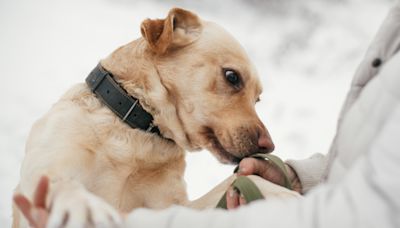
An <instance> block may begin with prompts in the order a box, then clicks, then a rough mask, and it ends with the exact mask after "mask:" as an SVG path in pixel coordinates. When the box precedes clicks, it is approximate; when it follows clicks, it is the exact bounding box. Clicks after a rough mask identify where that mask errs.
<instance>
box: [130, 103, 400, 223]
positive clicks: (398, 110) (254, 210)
mask: <svg viewBox="0 0 400 228" xmlns="http://www.w3.org/2000/svg"><path fill="white" fill-rule="evenodd" d="M399 135H400V107H399V105H398V106H397V107H395V108H394V109H393V111H392V112H391V113H388V118H387V121H386V123H385V124H384V125H383V126H382V128H381V129H380V131H379V132H378V133H377V134H376V138H375V140H374V143H372V144H371V147H370V148H369V149H368V151H366V152H365V153H364V154H363V155H362V156H360V157H359V158H358V159H357V160H356V161H355V163H354V164H353V166H352V168H350V170H349V172H348V173H347V174H346V175H345V176H343V179H341V181H340V182H337V183H335V184H322V185H320V186H319V187H317V188H315V189H313V190H312V191H311V192H310V193H309V194H307V195H306V197H304V198H302V199H300V200H298V199H292V200H286V201H274V200H267V201H260V202H255V203H252V204H250V205H248V206H244V207H241V208H240V209H238V210H234V211H230V212H226V211H222V210H217V209H213V210H205V211H195V210H191V209H187V208H184V207H178V206H175V207H172V208H169V209H166V210H161V211H152V210H148V209H139V210H135V211H134V212H132V213H131V214H129V215H128V217H127V218H126V224H125V225H126V227H135V228H141V227H143V228H150V227H158V228H162V227H190V228H197V227H199V228H200V227H216V228H224V227H252V228H253V227H254V228H256V227H276V228H279V227H299V228H302V227H304V228H310V227H332V228H333V227H335V228H337V227H343V228H345V227H352V228H358V227H360V228H361V227H362V228H364V227H386V228H390V227H393V228H395V227H400V217H399V216H398V215H399V214H400V197H399V196H398V194H399V192H400V182H399V179H398V178H399V176H400V165H399V164H400V148H399V143H398V136H399Z"/></svg>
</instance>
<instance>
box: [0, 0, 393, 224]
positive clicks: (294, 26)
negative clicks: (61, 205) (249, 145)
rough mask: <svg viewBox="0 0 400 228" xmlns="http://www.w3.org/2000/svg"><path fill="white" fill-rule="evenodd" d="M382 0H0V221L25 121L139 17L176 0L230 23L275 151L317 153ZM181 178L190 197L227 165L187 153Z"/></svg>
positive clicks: (125, 36) (7, 219)
mask: <svg viewBox="0 0 400 228" xmlns="http://www.w3.org/2000/svg"><path fill="white" fill-rule="evenodd" d="M392 2H393V1H390V0H379V1H378V0H341V1H332V0H307V1H295V0H285V1H277V0H268V1H262V0H248V1H245V0H233V1H213V0H203V1H195V0H192V1H161V0H158V1H157V0H152V1H133V0H132V1H128V0H119V1H111V0H87V1H79V0H69V1H66V0H64V1H52V0H35V1H29V0H8V1H6V0H0V29H1V32H0V53H1V54H0V69H1V74H0V75H1V76H0V77H1V79H2V83H0V103H1V106H2V108H1V110H3V111H1V112H0V156H1V158H2V159H0V180H1V181H0V202H1V204H0V224H1V226H2V227H6V226H10V223H11V196H12V194H13V189H14V188H15V186H16V185H17V183H18V179H19V167H20V164H21V162H22V159H23V154H24V142H25V140H26V138H27V135H28V133H29V130H30V127H31V125H32V124H33V123H34V121H35V120H36V119H38V118H39V117H40V116H42V115H43V114H44V113H45V112H46V111H47V110H48V109H49V107H50V106H51V104H52V103H54V102H56V101H57V99H58V98H59V97H60V95H61V94H62V93H64V92H65V91H66V90H67V89H68V88H69V87H70V86H71V85H73V84H75V83H78V82H82V81H83V80H84V78H85V77H86V75H87V73H88V72H90V70H91V69H92V68H93V67H94V66H95V65H96V63H97V62H98V61H99V60H100V59H101V58H103V57H105V56H106V55H108V54H109V53H110V52H111V51H112V50H114V49H115V48H117V47H118V46H120V45H122V44H125V43H127V42H129V41H131V40H133V39H135V38H137V37H138V36H140V31H139V26H140V23H141V21H143V20H144V19H145V18H162V17H164V16H165V15H166V14H167V12H168V9H169V8H171V7H173V6H181V7H185V8H188V9H190V10H193V11H195V12H197V13H198V14H199V15H201V17H202V18H205V19H208V20H212V21H215V22H217V23H219V24H220V25H222V26H223V27H225V28H226V29H227V30H228V31H230V32H231V33H232V34H233V35H234V36H235V37H236V38H237V39H238V40H239V41H240V43H242V45H243V46H244V47H245V49H246V50H247V51H248V53H249V55H250V57H251V59H252V60H253V61H254V64H255V65H256V67H257V68H258V71H259V73H260V75H261V78H262V82H263V85H264V93H263V95H262V97H261V102H260V103H259V104H258V105H257V111H258V113H259V115H260V117H261V119H262V120H263V121H264V123H265V124H266V126H267V128H268V129H269V131H270V133H271V134H272V137H273V139H274V141H275V144H276V150H275V153H276V154H277V155H279V156H281V157H282V158H296V159H301V158H306V157H307V156H309V155H310V154H312V153H315V152H322V153H326V152H327V150H328V148H329V144H330V141H331V139H332V137H333V134H334V131H335V124H336V117H337V115H338V112H339V110H340V107H341V103H342V102H343V99H344V97H345V94H346V91H347V89H348V87H349V83H350V80H351V76H352V74H353V73H354V71H355V69H356V66H357V64H358V62H359V61H360V60H361V58H362V56H363V53H364V52H365V50H366V48H367V46H368V43H369V42H370V41H371V39H372V38H373V35H374V34H375V33H376V31H377V29H378V27H379V24H380V23H381V22H382V20H383V18H384V16H385V15H386V13H387V11H388V9H389V6H390V5H391V3H392ZM187 161H188V165H187V173H186V180H187V185H188V191H189V196H190V198H192V199H194V198H197V197H199V196H201V195H202V194H204V193H205V192H207V191H208V190H210V189H211V188H212V187H213V186H215V185H216V184H217V183H219V182H220V181H222V180H223V179H224V178H225V177H227V176H228V175H229V174H230V173H231V172H232V170H233V167H232V166H227V165H222V164H219V163H218V162H217V161H216V160H215V159H214V158H213V157H212V156H211V155H210V154H209V153H208V152H206V151H202V152H196V153H190V154H189V155H188V158H187Z"/></svg>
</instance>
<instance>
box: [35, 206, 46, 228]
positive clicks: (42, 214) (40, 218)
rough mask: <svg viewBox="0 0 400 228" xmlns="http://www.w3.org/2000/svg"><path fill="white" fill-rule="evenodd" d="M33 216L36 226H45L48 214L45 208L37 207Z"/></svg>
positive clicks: (40, 227) (37, 227)
mask: <svg viewBox="0 0 400 228" xmlns="http://www.w3.org/2000/svg"><path fill="white" fill-rule="evenodd" d="M33 217H34V220H35V222H36V228H45V227H46V224H47V219H48V217H49V214H48V212H47V211H46V210H45V209H37V210H36V213H35V216H33Z"/></svg>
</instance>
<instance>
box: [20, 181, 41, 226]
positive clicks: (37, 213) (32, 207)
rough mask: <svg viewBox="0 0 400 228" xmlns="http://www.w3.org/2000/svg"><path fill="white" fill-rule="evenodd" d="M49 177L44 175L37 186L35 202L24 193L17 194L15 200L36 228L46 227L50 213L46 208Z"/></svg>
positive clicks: (31, 224)
mask: <svg viewBox="0 0 400 228" xmlns="http://www.w3.org/2000/svg"><path fill="white" fill-rule="evenodd" d="M48 190H49V179H48V178H47V177H45V176H43V177H42V178H41V179H40V181H39V184H38V185H37V187H36V190H35V195H34V199H33V203H32V202H30V201H29V199H28V198H26V197H25V196H24V195H21V194H16V195H15V196H14V202H15V204H16V205H17V207H18V208H19V209H20V210H21V212H22V214H23V215H24V217H25V218H26V220H28V222H29V225H30V226H31V227H34V228H44V227H46V224H47V219H48V217H49V213H48V211H47V210H46V197H47V193H48V192H49V191H48Z"/></svg>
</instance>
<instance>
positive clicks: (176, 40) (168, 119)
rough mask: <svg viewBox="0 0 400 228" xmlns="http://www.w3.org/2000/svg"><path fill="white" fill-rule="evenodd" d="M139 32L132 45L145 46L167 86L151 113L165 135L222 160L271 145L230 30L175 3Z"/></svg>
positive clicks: (252, 80)
mask: <svg viewBox="0 0 400 228" xmlns="http://www.w3.org/2000/svg"><path fill="white" fill-rule="evenodd" d="M141 33H142V36H143V39H142V40H141V41H142V42H143V44H136V49H138V48H141V49H143V50H144V51H143V56H145V58H146V59H147V60H146V61H148V62H150V63H151V65H153V66H154V68H155V72H156V73H157V75H158V78H159V80H160V84H161V85H162V87H163V88H165V91H166V92H165V96H166V99H165V100H164V104H163V105H161V104H160V103H159V104H157V106H161V107H157V108H158V109H160V110H159V112H160V113H161V114H160V115H156V116H155V120H156V124H157V125H158V126H159V127H160V129H161V131H162V133H163V134H164V135H165V136H167V137H169V138H171V139H173V140H174V141H175V142H176V143H178V144H179V145H181V146H183V147H185V148H186V149H189V150H193V149H200V148H205V149H208V150H210V151H211V152H212V153H213V154H214V155H215V156H216V157H217V158H218V159H219V160H220V161H221V162H225V163H228V162H237V161H239V160H240V159H241V158H242V157H244V156H247V155H250V154H253V153H257V152H271V151H272V150H273V149H274V144H273V143H272V140H271V138H270V136H269V133H268V131H267V130H266V128H265V126H264V125H263V123H262V122H261V121H260V119H259V117H258V116H257V114H256V111H255V103H256V102H257V101H258V99H259V96H260V93H261V90H262V88H261V83H260V81H259V79H258V75H257V72H256V70H255V68H254V66H253V65H252V64H251V62H250V60H249V58H248V56H247V54H246V52H245V51H244V50H243V48H242V47H241V46H240V44H239V43H238V42H237V41H236V40H235V39H234V38H233V37H232V36H231V35H230V34H228V33H227V32H226V31H225V30H224V29H223V28H221V27H220V26H218V25H216V24H214V23H211V22H207V21H203V20H201V19H200V18H199V17H198V16H197V15H195V14H193V13H191V12H189V11H186V10H183V9H178V8H175V9H172V10H171V11H170V12H169V14H168V16H167V18H165V19H162V20H161V19H156V20H151V19H147V20H145V21H144V22H143V23H142V26H141ZM157 99H158V100H160V99H161V98H159V97H158V98H157ZM153 100H156V99H153ZM153 103H157V102H156V101H154V102H153ZM166 103H168V104H172V106H173V107H174V109H173V112H171V109H170V108H168V105H167V104H166ZM164 107H165V110H163V108H164ZM168 110H169V111H168ZM172 115H173V116H172ZM174 119H176V120H177V122H178V123H179V124H178V125H179V127H178V125H177V124H174ZM180 135H181V136H182V135H183V136H184V137H181V136H180Z"/></svg>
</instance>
